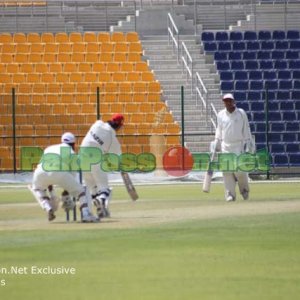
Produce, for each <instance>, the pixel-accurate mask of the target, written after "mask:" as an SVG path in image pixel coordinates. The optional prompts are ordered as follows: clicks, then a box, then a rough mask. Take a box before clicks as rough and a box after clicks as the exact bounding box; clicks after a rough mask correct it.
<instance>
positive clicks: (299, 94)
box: [292, 91, 300, 101]
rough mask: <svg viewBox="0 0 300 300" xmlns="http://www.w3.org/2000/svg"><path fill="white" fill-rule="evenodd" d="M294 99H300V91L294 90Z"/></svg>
mask: <svg viewBox="0 0 300 300" xmlns="http://www.w3.org/2000/svg"><path fill="white" fill-rule="evenodd" d="M292 99H293V100H298V101H299V100H300V91H292Z"/></svg>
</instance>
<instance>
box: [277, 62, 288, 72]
mask: <svg viewBox="0 0 300 300" xmlns="http://www.w3.org/2000/svg"><path fill="white" fill-rule="evenodd" d="M287 68H288V65H287V61H286V60H276V61H275V62H274V69H281V70H283V69H287Z"/></svg>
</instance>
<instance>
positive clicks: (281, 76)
mask: <svg viewBox="0 0 300 300" xmlns="http://www.w3.org/2000/svg"><path fill="white" fill-rule="evenodd" d="M277 77H278V79H291V72H290V71H286V70H279V71H278V75H277Z"/></svg>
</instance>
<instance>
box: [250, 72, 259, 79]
mask: <svg viewBox="0 0 300 300" xmlns="http://www.w3.org/2000/svg"><path fill="white" fill-rule="evenodd" d="M249 79H250V80H261V79H262V72H261V71H249Z"/></svg>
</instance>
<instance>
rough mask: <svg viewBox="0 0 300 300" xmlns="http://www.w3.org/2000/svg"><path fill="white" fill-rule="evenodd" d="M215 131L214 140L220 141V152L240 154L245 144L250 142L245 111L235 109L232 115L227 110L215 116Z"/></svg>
mask: <svg viewBox="0 0 300 300" xmlns="http://www.w3.org/2000/svg"><path fill="white" fill-rule="evenodd" d="M217 122H218V125H217V130H216V135H215V138H216V139H217V140H218V141H221V148H222V152H232V153H235V154H240V153H241V152H243V151H244V145H245V143H247V142H249V141H250V140H251V132H250V127H249V122H248V118H247V115H246V113H245V111H244V110H243V109H241V108H236V109H235V110H234V111H233V112H232V113H230V112H228V111H227V109H226V108H225V109H223V110H221V111H220V112H219V113H218V115H217Z"/></svg>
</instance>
